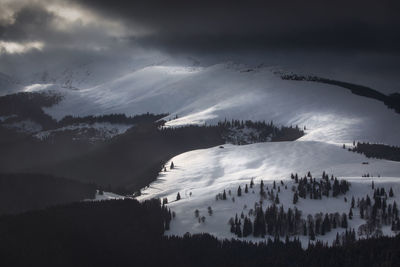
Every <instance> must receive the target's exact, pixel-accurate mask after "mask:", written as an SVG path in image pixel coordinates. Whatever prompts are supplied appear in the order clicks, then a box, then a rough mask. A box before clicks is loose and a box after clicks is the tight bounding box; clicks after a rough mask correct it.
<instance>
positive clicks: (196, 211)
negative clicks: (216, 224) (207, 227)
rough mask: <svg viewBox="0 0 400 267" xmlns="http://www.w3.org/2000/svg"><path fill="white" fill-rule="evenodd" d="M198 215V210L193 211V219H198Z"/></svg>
mask: <svg viewBox="0 0 400 267" xmlns="http://www.w3.org/2000/svg"><path fill="white" fill-rule="evenodd" d="M199 215H200V212H199V210H197V209H196V210H195V211H194V217H196V218H199Z"/></svg>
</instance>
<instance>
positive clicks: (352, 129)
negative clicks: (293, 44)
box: [46, 63, 400, 144]
mask: <svg viewBox="0 0 400 267" xmlns="http://www.w3.org/2000/svg"><path fill="white" fill-rule="evenodd" d="M63 93H64V94H65V98H64V100H63V101H62V102H61V103H60V104H58V105H55V106H53V107H51V108H48V109H46V112H48V113H49V114H51V115H52V116H53V117H55V118H58V119H60V118H62V117H63V116H65V115H67V114H74V115H89V114H106V113H126V114H127V115H132V114H140V113H144V112H153V113H169V114H171V115H170V116H169V117H167V119H173V120H172V121H170V122H169V123H168V125H170V126H179V125H184V124H191V123H195V124H202V123H205V122H206V123H216V122H217V121H220V120H224V119H225V118H227V119H252V120H267V121H269V120H273V121H274V122H275V123H278V124H284V125H288V124H298V125H299V126H300V127H303V126H306V127H307V129H308V135H307V136H305V137H304V138H303V139H304V140H314V141H324V142H334V143H349V142H352V141H353V140H357V141H358V140H359V141H371V142H384V143H389V144H400V140H399V139H398V138H397V137H398V136H399V135H400V116H399V115H398V114H395V113H394V112H393V111H392V110H388V109H387V108H386V107H385V106H384V105H382V104H381V103H378V102H377V101H374V100H372V99H366V98H362V97H359V96H356V95H353V94H351V93H350V92H348V91H346V90H344V89H343V88H340V87H337V86H334V85H328V84H314V83H299V82H296V81H286V80H281V79H280V77H279V76H278V75H275V74H274V73H273V72H272V71H271V70H270V69H269V68H255V69H249V68H248V67H246V66H244V65H237V64H233V63H225V64H217V65H212V66H209V67H177V66H165V65H158V66H149V67H145V68H141V69H139V70H136V71H133V72H131V73H129V74H126V75H124V76H122V77H120V78H118V79H115V80H110V81H108V82H106V83H103V84H101V85H98V86H95V87H90V88H87V89H83V90H78V91H71V90H64V91H63ZM176 116H178V117H177V118H176Z"/></svg>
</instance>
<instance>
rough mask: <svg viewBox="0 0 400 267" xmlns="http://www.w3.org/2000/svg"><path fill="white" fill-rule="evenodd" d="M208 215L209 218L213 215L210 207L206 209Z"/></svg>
mask: <svg viewBox="0 0 400 267" xmlns="http://www.w3.org/2000/svg"><path fill="white" fill-rule="evenodd" d="M208 215H210V216H212V215H213V210H212V209H211V207H208Z"/></svg>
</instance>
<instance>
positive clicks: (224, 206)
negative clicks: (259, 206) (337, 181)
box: [139, 141, 400, 245]
mask: <svg viewBox="0 0 400 267" xmlns="http://www.w3.org/2000/svg"><path fill="white" fill-rule="evenodd" d="M171 162H173V163H174V165H175V168H174V169H172V170H168V171H167V172H162V173H160V176H159V179H158V180H157V181H156V182H154V183H152V184H151V185H150V186H149V187H147V188H145V189H144V190H142V195H141V196H140V197H139V199H148V198H153V197H160V198H164V197H166V198H167V199H168V202H169V204H168V207H169V208H171V209H172V210H173V211H175V212H176V220H175V221H174V223H172V224H171V230H170V232H169V234H178V235H183V234H185V233H186V232H190V233H202V232H208V233H211V234H214V235H216V236H218V237H224V238H231V237H233V236H234V235H232V234H231V233H230V231H229V226H228V225H227V223H228V220H229V218H231V217H234V216H235V214H238V215H240V214H241V213H242V212H244V214H245V215H247V213H248V212H249V210H250V209H251V208H253V206H254V203H255V202H259V201H260V195H259V190H260V189H259V184H260V180H263V181H264V184H265V186H268V187H269V188H272V184H273V181H274V180H275V181H276V183H277V185H278V186H280V187H281V188H280V193H279V198H280V204H282V205H283V206H284V208H285V210H287V209H288V207H291V208H293V207H294V206H296V207H297V208H298V209H299V210H301V211H302V212H303V218H307V215H308V214H311V215H312V216H314V215H315V214H317V213H319V212H323V213H326V212H328V213H335V212H339V214H342V213H343V212H344V213H348V212H349V209H350V199H351V198H352V197H353V196H354V198H355V199H356V200H357V198H360V199H361V198H363V197H364V198H365V197H366V195H367V194H369V196H370V197H372V195H373V190H372V189H371V182H372V181H374V183H375V185H376V187H384V188H385V189H386V191H387V192H388V191H389V188H390V187H392V188H393V190H394V192H395V193H394V194H395V198H392V199H390V200H389V199H388V200H387V201H388V204H389V203H393V201H394V200H396V201H397V203H400V183H399V179H400V177H399V174H400V163H399V162H392V161H385V160H377V159H367V158H366V157H364V156H362V155H359V154H356V153H352V152H349V151H347V150H345V149H342V148H341V147H339V146H335V145H332V144H324V143H320V142H299V141H294V142H278V143H263V144H252V145H245V146H233V145H226V146H224V148H219V147H215V148H210V149H204V150H195V151H191V152H187V153H184V154H181V155H179V156H176V157H174V158H172V159H171ZM363 162H364V163H365V162H368V164H363ZM308 171H311V173H312V174H313V175H314V176H315V177H321V174H322V172H323V171H326V172H327V173H328V174H329V175H330V174H333V175H335V176H337V177H340V178H345V179H346V180H348V181H349V182H350V183H351V186H350V190H349V192H347V193H346V194H345V195H344V196H343V195H341V196H337V197H330V198H326V197H323V198H322V200H314V199H309V198H308V197H307V199H300V200H299V203H298V204H296V205H293V203H292V200H293V192H292V186H293V185H295V186H296V187H297V185H296V184H294V182H293V180H291V179H290V174H291V173H298V174H299V175H300V177H302V176H304V175H305V174H307V172H308ZM365 174H369V175H372V176H373V177H361V176H363V175H365ZM379 176H380V177H379ZM252 178H253V179H254V182H255V189H253V190H254V191H255V193H252V192H251V190H250V192H249V193H248V194H244V193H243V196H242V197H238V196H237V189H238V186H239V185H240V186H241V187H242V189H244V188H245V184H248V185H249V184H250V181H251V179H252ZM281 180H282V181H283V183H284V184H285V185H286V186H287V189H284V186H282V185H281V184H280V181H281ZM223 190H225V191H226V193H227V198H228V200H226V201H221V200H219V201H217V200H216V196H217V195H218V194H220V193H222V192H223ZM228 190H230V191H231V192H232V195H230V194H228ZM276 191H277V190H276ZM178 192H179V194H180V196H181V199H180V200H179V201H175V200H176V197H177V194H178ZM232 197H234V198H235V201H234V202H233V201H232V200H231V198H232ZM344 197H346V198H347V199H348V201H347V202H345V201H344ZM272 203H273V202H271V201H268V200H267V201H266V200H264V202H263V207H264V208H265V207H267V206H269V205H272ZM246 206H247V207H246ZM208 207H211V208H212V210H213V214H212V216H209V215H208V211H207V209H208ZM196 209H197V210H199V213H200V217H201V216H205V217H206V220H205V223H199V222H198V220H197V218H196V217H195V210H196ZM353 212H354V219H353V220H351V221H350V220H349V227H350V228H355V230H356V231H357V229H358V227H359V226H360V225H361V224H363V223H364V221H363V220H361V219H360V214H359V212H358V209H353ZM382 230H383V232H384V234H393V232H391V230H390V227H388V226H384V227H383V228H382ZM344 231H345V229H339V228H338V229H337V230H336V231H332V232H330V233H329V234H327V235H325V236H320V237H318V239H321V240H324V241H329V244H331V242H332V241H333V240H334V239H335V236H336V233H337V232H339V233H342V232H344ZM255 239H256V240H259V238H255ZM301 240H302V241H303V244H304V245H306V244H307V243H308V237H307V236H306V237H301Z"/></svg>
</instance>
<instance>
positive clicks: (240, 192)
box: [237, 185, 242, 197]
mask: <svg viewBox="0 0 400 267" xmlns="http://www.w3.org/2000/svg"><path fill="white" fill-rule="evenodd" d="M237 195H238V197H240V196H242V188H241V187H240V185H239V188H238V190H237Z"/></svg>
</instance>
